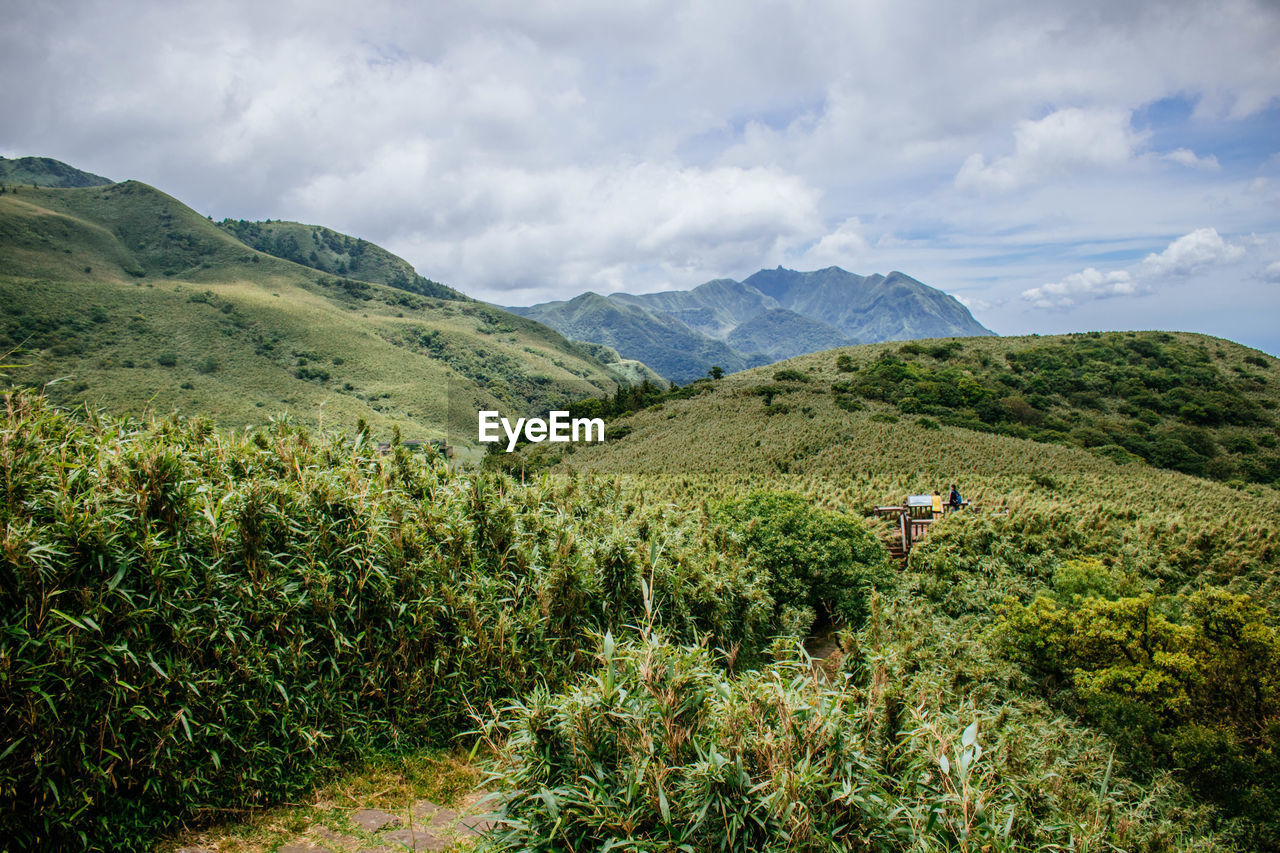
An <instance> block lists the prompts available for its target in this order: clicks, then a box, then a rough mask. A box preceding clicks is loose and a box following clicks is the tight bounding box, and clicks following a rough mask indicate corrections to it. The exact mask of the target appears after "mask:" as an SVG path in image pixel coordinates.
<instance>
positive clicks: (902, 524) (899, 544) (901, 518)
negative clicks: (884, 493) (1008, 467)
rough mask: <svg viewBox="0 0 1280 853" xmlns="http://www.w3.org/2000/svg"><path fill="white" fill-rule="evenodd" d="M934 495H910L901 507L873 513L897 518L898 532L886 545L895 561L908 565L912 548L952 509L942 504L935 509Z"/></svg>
mask: <svg viewBox="0 0 1280 853" xmlns="http://www.w3.org/2000/svg"><path fill="white" fill-rule="evenodd" d="M933 498H934V496H933V495H910V496H908V497H907V500H906V501H905V502H904V503H903V504H902V505H901V506H878V507H875V508H874V510H873V512H874V513H875V515H876V516H877V517H880V518H885V517H893V516H896V517H897V521H898V524H897V526H898V532H897V534H896V535H894V537H893V538H892V539H890V540H889V541H888V542H886V543H885V544H886V545H887V546H888V548H889V553H890V554H892V555H893V559H894V560H896V561H897V562H899V563H901V564H903V565H906V562H907V555H908V554H910V553H911V546H912V545H914V544H915V543H916V542H918V541H919V540H920V539H923V538H924V536H925V535H926V534H927V533H928V532H929V528H930V527H931V526H933V523H934V522H936V521H939V520H941V519H942V518H943V517H944V516H945V515H946V514H947V513H948V512H950V511H951V507H950V506H949V505H948V504H945V503H943V504H941V509H935V508H934V501H933ZM968 505H969V502H968V501H961V502H960V506H961V507H962V508H963V507H967V506H968Z"/></svg>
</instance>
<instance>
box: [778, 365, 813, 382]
mask: <svg viewBox="0 0 1280 853" xmlns="http://www.w3.org/2000/svg"><path fill="white" fill-rule="evenodd" d="M773 378H774V381H776V382H808V381H809V377H808V376H805V375H804V374H803V373H802V372H800V371H799V370H795V369H792V368H789V367H788V368H784V369H783V370H778V371H775V372H774V374H773Z"/></svg>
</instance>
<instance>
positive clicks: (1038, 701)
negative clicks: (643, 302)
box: [529, 332, 1280, 851]
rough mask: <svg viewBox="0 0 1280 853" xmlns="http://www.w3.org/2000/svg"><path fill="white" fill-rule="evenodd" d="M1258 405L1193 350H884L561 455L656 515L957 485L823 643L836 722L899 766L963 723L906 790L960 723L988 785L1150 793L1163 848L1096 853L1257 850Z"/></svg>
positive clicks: (797, 363) (1012, 345)
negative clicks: (673, 508)
mask: <svg viewBox="0 0 1280 853" xmlns="http://www.w3.org/2000/svg"><path fill="white" fill-rule="evenodd" d="M698 392H700V393H698ZM1024 394H1025V396H1023V395H1024ZM926 399H927V400H929V401H930V402H927V403H926V402H924V401H925V400H926ZM984 403H994V404H995V405H993V406H992V407H991V408H987V407H986V406H985V405H984ZM974 406H976V407H977V408H973V407H974ZM1278 407H1280V359H1275V358H1272V357H1269V356H1266V355H1264V354H1262V353H1259V352H1258V351H1256V350H1252V349H1249V348H1247V347H1243V346H1240V345H1238V344H1234V343H1231V342H1229V341H1223V340H1219V339H1215V338H1211V337H1208V336H1204V335H1197V334H1186V333H1163V332H1137V333H1134V332H1129V333H1110V334H1077V335H1064V336H1055V337H1043V338H1042V337H1035V336H1032V337H1026V338H1013V339H1005V338H990V337H982V338H966V339H961V340H956V339H950V340H946V341H919V342H911V343H907V344H898V343H881V344H874V345H866V346H857V347H850V348H846V349H842V350H835V351H828V352H822V353H815V354H810V355H805V356H801V357H799V358H795V359H792V360H790V361H788V362H785V363H784V364H783V365H776V366H770V367H768V368H763V369H756V370H750V371H745V372H743V373H741V374H737V375H735V376H731V377H725V378H723V379H722V380H720V381H718V382H711V381H707V382H700V383H697V385H696V386H691V387H690V388H688V389H682V393H681V394H679V395H667V396H666V397H665V399H661V400H657V401H651V405H649V406H648V407H646V408H643V409H640V410H638V411H635V412H633V413H630V414H626V415H623V416H621V417H619V418H616V419H615V420H614V421H613V422H611V423H610V425H609V431H610V434H612V435H614V436H615V438H614V440H612V441H610V442H608V443H606V444H605V445H603V446H596V447H579V448H575V449H574V450H573V451H572V452H562V453H561V455H560V459H559V460H558V461H559V462H560V464H561V466H562V467H563V468H566V469H572V470H573V471H574V472H575V473H576V474H579V475H581V474H584V473H585V474H592V473H594V474H599V475H605V476H608V477H617V478H619V479H621V480H622V481H624V482H631V483H636V484H639V485H640V486H642V487H643V488H646V489H648V490H649V493H650V494H651V495H653V498H652V499H653V500H655V501H658V502H660V501H671V502H673V503H678V504H683V505H692V504H694V503H700V504H701V505H703V506H708V507H715V506H718V505H721V503H720V502H721V501H725V500H735V499H738V498H739V497H740V496H741V495H743V494H750V493H755V492H758V491H760V490H767V492H793V493H796V494H798V495H801V496H803V499H804V502H805V503H807V504H809V505H817V506H824V507H828V508H832V509H837V510H843V511H846V512H849V513H853V514H856V515H859V516H871V515H872V511H873V508H875V507H877V506H885V505H888V506H900V505H901V504H902V503H903V502H904V500H905V498H906V497H907V496H908V495H919V494H929V493H931V492H933V491H934V490H939V491H942V492H943V494H945V490H946V489H947V487H948V484H951V483H956V484H958V485H959V487H960V489H961V492H962V494H963V495H964V497H965V498H967V499H968V500H969V501H970V502H971V505H970V508H969V509H967V510H964V511H961V512H957V513H950V514H948V515H946V516H944V517H942V518H941V519H935V520H932V522H931V523H930V524H929V526H928V527H927V528H925V529H924V531H923V536H922V538H918V539H917V540H916V542H915V544H914V546H913V547H912V548H911V551H910V554H909V557H908V558H907V560H906V561H905V564H904V565H903V566H902V568H901V571H900V572H899V573H897V575H896V582H895V583H894V584H893V585H891V586H889V587H884V588H879V592H880V593H881V594H882V595H883V598H882V599H881V601H880V604H879V608H880V609H879V611H878V614H877V615H876V616H873V617H872V619H871V620H870V621H869V622H868V623H867V625H865V626H863V629H862V630H861V631H858V632H856V633H852V632H851V633H849V634H842V635H841V637H840V639H841V642H840V643H839V644H838V645H839V649H838V650H837V651H836V652H834V653H833V654H834V655H836V656H838V657H837V659H838V660H840V661H841V662H840V663H838V664H837V665H836V666H837V667H840V668H842V670H843V672H844V673H845V675H846V677H847V678H848V679H850V680H851V682H852V683H859V684H862V685H863V686H864V688H865V689H867V690H869V691H871V693H872V698H871V699H869V700H868V701H867V702H866V703H864V704H859V705H858V710H857V712H856V713H857V714H862V713H864V711H865V710H866V709H877V708H879V707H881V705H880V704H879V703H880V701H881V700H880V699H878V698H875V697H884V699H883V701H884V707H886V708H888V709H889V710H888V712H887V716H886V719H888V720H890V721H891V723H890V727H891V730H892V731H894V732H895V733H896V738H897V740H895V745H894V747H893V749H894V750H896V749H899V748H900V747H901V743H902V741H901V738H902V737H910V736H911V735H910V734H909V733H910V732H916V733H919V732H920V731H922V729H921V728H920V726H921V725H922V724H923V721H924V720H926V719H935V718H936V717H937V715H938V714H945V713H946V712H947V709H949V708H950V709H954V708H964V709H966V710H965V711H964V712H963V713H962V714H961V719H958V720H957V721H956V722H955V723H953V724H949V725H947V726H944V733H943V734H941V735H940V736H939V737H936V738H930V740H929V743H930V744H932V745H933V751H932V752H931V754H930V758H929V759H928V760H927V761H925V762H922V763H921V764H919V765H917V766H919V767H922V768H923V767H927V768H928V772H930V773H935V772H937V768H940V769H941V772H942V773H944V774H945V773H947V772H948V770H947V765H945V764H942V763H941V762H940V761H939V760H938V758H937V756H938V755H939V752H938V749H939V746H938V745H939V744H946V743H947V742H951V743H955V742H956V740H955V739H956V738H959V737H961V735H960V732H961V730H962V728H963V727H965V726H968V727H969V728H968V729H965V731H966V732H967V734H965V735H964V737H969V738H971V739H972V737H973V736H974V733H975V732H978V733H981V734H979V735H978V737H981V738H985V740H983V743H984V744H989V745H990V746H991V750H990V754H991V755H994V756H996V758H995V760H996V762H1002V763H999V765H998V766H999V769H994V770H993V771H992V772H993V775H992V776H990V777H988V778H989V779H994V778H996V777H997V776H999V775H1002V774H1007V773H1009V772H1010V770H1011V769H1012V768H1014V767H1016V766H1024V765H1021V764H1020V762H1021V761H1022V758H1021V756H1025V755H1027V754H1029V753H1028V752H1027V751H1026V748H1025V745H1027V744H1031V743H1037V744H1043V745H1044V746H1045V748H1046V749H1048V750H1049V752H1050V753H1052V754H1053V755H1057V756H1061V755H1064V754H1066V753H1070V752H1072V751H1075V752H1076V754H1077V755H1084V754H1086V753H1089V754H1092V755H1093V756H1094V757H1093V758H1092V759H1090V761H1092V762H1093V766H1094V767H1096V768H1097V775H1095V777H1094V779H1095V781H1094V782H1093V783H1091V784H1088V785H1086V786H1084V789H1088V790H1091V791H1108V790H1116V789H1112V788H1110V787H1109V786H1110V785H1111V784H1112V783H1116V781H1117V780H1119V779H1126V780H1127V781H1125V782H1122V783H1119V784H1120V785H1122V786H1128V787H1129V790H1131V791H1133V790H1135V789H1134V787H1132V786H1133V785H1134V783H1137V784H1138V785H1152V786H1162V787H1163V786H1166V785H1169V786H1171V787H1166V788H1164V792H1165V794H1168V795H1172V796H1173V798H1174V799H1176V800H1179V801H1181V802H1182V803H1183V804H1184V805H1182V806H1179V807H1177V808H1176V809H1174V810H1173V811H1171V812H1169V813H1168V818H1167V820H1168V822H1167V823H1166V824H1165V826H1166V827H1168V828H1169V830H1170V834H1168V835H1163V836H1162V837H1163V838H1164V839H1165V840H1164V841H1160V842H1158V843H1156V842H1153V843H1152V844H1150V845H1146V844H1145V843H1137V842H1134V841H1132V840H1127V841H1126V840H1123V839H1116V844H1115V846H1116V848H1117V849H1141V848H1143V847H1144V846H1145V847H1148V849H1161V850H1170V851H1172V850H1178V849H1183V848H1182V844H1181V842H1180V841H1179V842H1178V843H1175V842H1174V841H1173V840H1172V839H1173V838H1174V837H1175V835H1176V837H1177V838H1179V839H1182V838H1185V837H1188V835H1189V834H1191V833H1192V832H1193V830H1192V827H1193V826H1194V825H1195V824H1196V821H1197V820H1198V818H1197V817H1195V816H1196V815H1202V816H1205V817H1206V818H1208V819H1209V820H1210V821H1211V823H1212V825H1213V826H1214V827H1216V829H1215V830H1214V838H1213V839H1212V841H1211V842H1208V843H1206V845H1205V846H1204V849H1214V850H1237V851H1246V850H1248V851H1253V850H1277V849H1280V822H1277V820H1276V814H1277V810H1276V807H1275V804H1276V803H1278V802H1280V783H1278V782H1277V780H1280V775H1278V774H1277V773H1276V763H1275V755H1276V754H1277V753H1276V750H1277V747H1278V746H1280V732H1277V730H1276V728H1275V725H1274V720H1275V719H1276V714H1277V713H1278V712H1280V692H1277V689H1276V685H1277V678H1276V673H1278V672H1280V668H1278V667H1280V633H1278V632H1277V631H1276V629H1275V625H1276V624H1277V618H1278V617H1280V604H1278V602H1280V532H1278V531H1280V489H1277V488H1276V486H1277V484H1278V482H1280V481H1278V479H1277V475H1278V474H1280V462H1278V456H1277V451H1276V447H1277V444H1278V443H1280V433H1278V432H1277V422H1276V418H1275V413H1276V411H1277V408H1278ZM970 409H971V410H972V411H973V412H974V413H975V414H976V413H977V412H978V411H985V412H986V414H987V417H988V418H989V419H990V420H989V421H983V420H981V416H976V417H975V416H974V415H971V414H968V413H967V410H970ZM1103 442H1106V443H1103ZM1126 443H1130V444H1131V445H1132V447H1133V450H1134V451H1135V452H1141V453H1146V452H1147V451H1150V455H1149V456H1142V457H1140V456H1139V455H1134V453H1132V452H1130V451H1128V450H1125V449H1123V448H1124V447H1125V446H1127V445H1126ZM537 453H538V451H537V450H534V451H531V452H530V453H529V455H530V457H531V459H532V460H536V459H537V455H536V454H537ZM546 458H547V461H551V462H555V461H556V460H555V459H554V456H552V455H551V454H548V455H547V457H546ZM1171 465H1172V466H1173V467H1178V468H1181V469H1183V470H1170V468H1169V466H1171ZM1185 470H1192V471H1195V472H1196V474H1190V473H1183V471H1185ZM1201 471H1202V472H1203V474H1204V475H1205V476H1200V475H1199V474H1200V473H1201ZM1206 476H1207V477H1215V478H1227V482H1221V481H1216V480H1214V479H1207V478H1206ZM1246 478H1251V479H1258V480H1263V481H1265V482H1264V483H1257V482H1255V483H1247V482H1243V480H1244V479H1246ZM760 523H761V524H762V525H763V524H764V523H767V522H766V519H761V520H760ZM872 523H876V524H879V525H881V526H880V533H881V535H882V536H883V537H884V539H885V540H886V541H891V540H896V541H897V542H899V543H901V541H902V539H901V532H900V530H901V528H900V527H899V526H898V522H897V519H896V518H894V519H892V520H890V519H884V520H881V521H878V522H872ZM828 665H829V661H828ZM891 697H911V700H910V701H911V702H916V703H919V704H917V705H916V706H915V707H914V709H910V708H909V707H907V705H906V704H905V703H904V704H897V703H898V702H899V701H900V700H899V699H896V698H891ZM588 706H589V703H588V702H584V701H579V702H578V704H577V705H575V707H588ZM970 709H971V710H970ZM899 712H901V713H899ZM908 716H909V717H910V719H911V722H910V723H909V724H906V725H904V724H903V723H902V720H903V719H906V718H907V717H908ZM1065 720H1070V721H1071V729H1070V730H1069V731H1068V730H1067V729H1064V728H1063V727H1062V723H1063V721H1065ZM913 727H914V728H913ZM1015 742H1020V743H1022V744H1023V745H1024V746H1015V745H1014V743H1015ZM984 749H986V747H984ZM894 754H897V753H894ZM1042 755H1043V754H1042ZM1015 757H1016V758H1017V759H1018V760H1017V761H1009V762H1007V763H1003V762H1006V759H1011V758H1015ZM1035 760H1036V761H1039V760H1042V759H1035ZM948 761H950V762H952V763H951V772H953V773H954V768H955V766H956V765H955V763H954V759H948ZM1067 763H1068V765H1069V766H1070V768H1071V769H1070V770H1068V771H1067V774H1066V775H1070V774H1071V773H1074V772H1076V771H1077V770H1078V769H1079V768H1080V767H1082V766H1083V765H1082V764H1081V763H1080V762H1079V761H1078V760H1075V759H1072V760H1070V761H1068V762H1067ZM894 772H895V773H896V772H897V771H896V770H895V771H894ZM1054 772H1056V771H1054ZM1034 775H1035V776H1036V777H1037V778H1040V779H1046V778H1049V777H1048V775H1047V774H1046V773H1045V772H1043V771H1037V772H1036V773H1035V774H1034ZM1063 778H1065V776H1064V777H1063ZM1019 787H1020V789H1022V790H1027V789H1026V788H1021V786H1019ZM988 790H989V789H988ZM1154 790H1155V789H1154V787H1152V788H1151V789H1149V790H1148V793H1146V794H1143V795H1142V797H1141V799H1142V801H1143V802H1144V803H1152V802H1155V801H1156V800H1158V799H1160V798H1161V797H1162V796H1164V795H1156V794H1155V793H1154ZM1164 802H1166V803H1169V802H1173V800H1164ZM1011 813H1012V812H1011ZM1022 813H1024V814H1026V813H1028V812H1027V811H1026V810H1025V809H1024V811H1023V812H1022ZM1073 826H1074V825H1073ZM1048 831H1050V830H1049V827H1048V825H1047V824H1046V825H1044V826H1042V827H1041V828H1040V829H1039V830H1037V832H1042V833H1043V832H1048ZM853 846H854V847H856V845H853ZM999 846H1000V844H993V845H992V848H993V849H998V848H999ZM1036 846H1038V843H1037V844H1030V843H1029V844H1027V845H1026V849H1033V848H1034V847H1036Z"/></svg>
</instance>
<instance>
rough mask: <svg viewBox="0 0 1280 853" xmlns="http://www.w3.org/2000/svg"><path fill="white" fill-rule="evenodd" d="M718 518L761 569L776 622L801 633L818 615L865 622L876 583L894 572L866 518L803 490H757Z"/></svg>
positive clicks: (739, 548)
mask: <svg viewBox="0 0 1280 853" xmlns="http://www.w3.org/2000/svg"><path fill="white" fill-rule="evenodd" d="M717 518H718V519H719V520H720V521H722V523H723V524H724V525H725V527H726V530H727V531H728V533H729V536H728V541H727V543H726V544H727V545H729V546H730V547H732V548H733V549H734V550H735V551H738V552H740V553H742V554H743V555H744V557H745V559H746V561H747V563H748V564H749V565H750V566H752V567H753V568H756V569H758V570H759V571H761V572H762V573H763V574H764V583H765V585H766V588H767V589H768V592H769V595H770V596H771V597H772V599H773V601H774V602H775V606H776V607H777V608H778V617H777V620H776V621H777V622H778V623H779V624H781V625H783V626H786V627H787V628H789V629H790V630H791V632H792V633H794V634H795V635H797V636H804V635H805V634H807V633H808V632H809V630H810V629H811V628H812V627H813V624H814V622H815V620H822V621H825V622H830V621H836V622H838V623H840V624H844V625H853V626H858V625H861V624H862V622H863V620H864V619H865V618H866V613H867V600H868V597H869V595H870V592H871V590H872V588H873V587H875V585H876V584H882V583H885V582H887V581H888V579H889V577H890V574H889V554H888V551H886V550H885V547H884V545H883V544H882V543H881V542H880V540H879V539H878V538H877V537H876V536H875V535H874V534H872V533H871V531H870V530H868V529H867V527H866V525H865V523H864V522H863V521H862V520H860V519H856V518H852V517H850V516H846V515H843V514H839V513H834V512H831V511H829V510H824V509H822V508H820V507H815V506H813V505H812V504H810V503H809V502H807V501H805V500H804V499H803V498H801V497H799V496H798V495H790V494H777V493H774V492H753V493H752V494H750V495H748V496H747V497H745V498H743V499H741V500H738V501H731V502H728V503H725V504H724V505H722V506H721V507H720V508H719V510H718V513H717Z"/></svg>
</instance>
